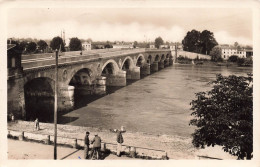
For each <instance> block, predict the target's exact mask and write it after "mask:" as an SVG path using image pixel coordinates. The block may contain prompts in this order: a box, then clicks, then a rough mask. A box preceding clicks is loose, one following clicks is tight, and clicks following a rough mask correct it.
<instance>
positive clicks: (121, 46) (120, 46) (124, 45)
mask: <svg viewBox="0 0 260 167" xmlns="http://www.w3.org/2000/svg"><path fill="white" fill-rule="evenodd" d="M113 48H117V49H125V48H134V44H133V43H123V42H122V43H119V42H117V43H116V44H113Z"/></svg>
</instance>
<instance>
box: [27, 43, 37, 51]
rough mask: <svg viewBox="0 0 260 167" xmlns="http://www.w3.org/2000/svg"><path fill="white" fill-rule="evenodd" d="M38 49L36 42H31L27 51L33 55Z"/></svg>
mask: <svg viewBox="0 0 260 167" xmlns="http://www.w3.org/2000/svg"><path fill="white" fill-rule="evenodd" d="M36 47H37V45H36V43H35V42H30V43H28V45H27V46H26V51H27V52H28V53H32V52H34V51H35V50H36Z"/></svg>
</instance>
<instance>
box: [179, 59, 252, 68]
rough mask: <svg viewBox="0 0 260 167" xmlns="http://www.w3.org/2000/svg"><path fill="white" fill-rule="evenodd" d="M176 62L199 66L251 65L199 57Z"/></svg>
mask: <svg viewBox="0 0 260 167" xmlns="http://www.w3.org/2000/svg"><path fill="white" fill-rule="evenodd" d="M177 64H192V65H199V66H201V65H202V66H226V67H253V64H252V63H251V64H248V63H245V64H238V63H237V62H230V61H223V62H213V61H210V60H200V59H198V60H197V59H195V60H191V59H183V60H178V61H177Z"/></svg>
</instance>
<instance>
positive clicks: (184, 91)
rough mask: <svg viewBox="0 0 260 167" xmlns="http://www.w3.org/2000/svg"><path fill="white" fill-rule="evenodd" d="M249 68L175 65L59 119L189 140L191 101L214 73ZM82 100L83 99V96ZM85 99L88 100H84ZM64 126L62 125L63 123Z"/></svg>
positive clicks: (84, 124) (89, 125)
mask: <svg viewBox="0 0 260 167" xmlns="http://www.w3.org/2000/svg"><path fill="white" fill-rule="evenodd" d="M249 72H252V68H249V67H228V68H227V67H225V66H196V65H181V64H174V65H173V66H171V67H167V68H165V69H163V70H160V71H159V72H156V73H153V74H152V75H149V76H147V77H144V78H143V79H141V80H138V81H136V82H133V83H131V84H129V85H128V86H126V87H122V88H120V89H117V90H116V91H115V92H113V93H111V94H108V95H106V96H103V97H101V98H98V99H96V100H94V101H92V102H90V103H88V104H87V106H85V107H82V108H79V109H76V110H74V111H71V112H69V113H67V114H65V115H63V116H62V119H64V120H66V123H65V124H69V125H77V126H87V127H98V128H103V129H114V128H120V127H121V126H125V127H126V130H127V131H131V132H145V133H148V134H154V135H158V134H166V135H177V136H183V137H188V136H190V135H191V133H192V132H193V131H194V129H195V127H193V126H189V120H190V119H191V118H192V117H191V115H190V114H191V110H190V108H191V106H190V102H191V101H192V99H194V98H195V93H196V92H200V91H206V90H210V87H211V86H210V85H208V84H207V83H208V82H209V81H213V80H214V79H215V78H216V74H218V73H221V74H223V75H225V76H227V75H231V74H234V75H244V76H245V75H246V74H247V73H249ZM82 99H83V100H84V97H82ZM86 100H87V99H86ZM63 123H64V122H63Z"/></svg>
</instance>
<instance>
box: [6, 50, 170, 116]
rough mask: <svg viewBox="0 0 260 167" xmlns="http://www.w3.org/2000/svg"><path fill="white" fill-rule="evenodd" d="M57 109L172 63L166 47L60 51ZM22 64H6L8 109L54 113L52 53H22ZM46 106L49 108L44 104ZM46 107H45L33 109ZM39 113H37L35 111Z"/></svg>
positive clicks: (68, 107) (29, 113)
mask: <svg viewBox="0 0 260 167" xmlns="http://www.w3.org/2000/svg"><path fill="white" fill-rule="evenodd" d="M58 61H59V65H58V81H57V82H58V111H66V110H72V109H73V108H74V103H75V98H76V96H77V97H81V95H103V94H106V89H107V87H112V86H126V85H127V81H128V80H138V79H140V77H141V76H145V75H149V74H151V73H152V72H156V71H158V70H160V69H163V68H165V67H167V66H169V65H172V64H173V56H172V54H171V51H170V50H167V49H161V50H159V49H124V50H122V49H102V50H92V51H76V52H64V53H60V54H59V60H58ZM20 64H21V67H20V68H19V69H18V68H16V69H15V68H8V113H9V114H10V113H12V114H14V115H15V117H16V118H19V119H25V120H32V119H35V117H39V112H45V115H44V114H41V116H42V117H46V116H47V115H53V114H52V113H53V108H54V107H53V103H54V85H55V53H50V54H34V55H22V56H21V63H20ZM46 106H49V108H46ZM39 108H45V111H35V110H39ZM37 113H38V114H37Z"/></svg>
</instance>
